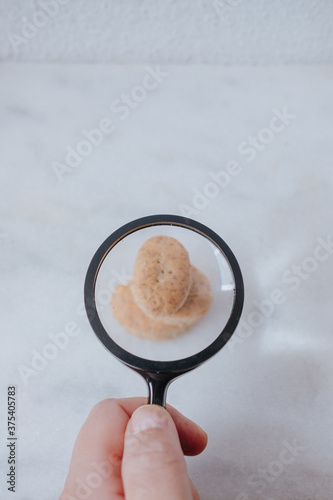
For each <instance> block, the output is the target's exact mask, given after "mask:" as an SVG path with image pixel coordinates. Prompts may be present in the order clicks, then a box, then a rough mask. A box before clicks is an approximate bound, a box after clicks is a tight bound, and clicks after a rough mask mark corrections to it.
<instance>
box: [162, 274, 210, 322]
mask: <svg viewBox="0 0 333 500" xmlns="http://www.w3.org/2000/svg"><path fill="white" fill-rule="evenodd" d="M191 267H192V286H191V289H190V291H189V294H188V296H187V299H186V301H185V303H184V305H183V306H182V307H181V308H180V309H178V311H176V312H175V313H173V314H170V315H169V316H166V317H165V318H164V321H165V322H166V323H170V324H177V323H179V322H182V323H183V324H186V323H187V322H188V323H189V324H190V325H193V324H194V323H196V322H197V321H198V320H199V319H200V318H202V317H203V316H204V315H205V314H206V313H207V312H208V311H209V309H210V308H211V305H212V303H213V294H212V289H211V286H210V282H209V279H208V278H207V276H205V275H204V273H202V272H201V271H199V269H197V268H196V267H194V266H191Z"/></svg>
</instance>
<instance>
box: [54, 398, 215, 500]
mask: <svg viewBox="0 0 333 500" xmlns="http://www.w3.org/2000/svg"><path fill="white" fill-rule="evenodd" d="M145 402H146V399H145V398H127V399H106V400H104V401H101V402H100V403H98V404H97V405H96V406H94V408H93V409H92V411H91V412H90V414H89V416H88V418H87V420H86V421H85V423H84V424H83V426H82V428H81V430H80V432H79V435H78V437H77V439H76V442H75V445H74V449H73V454H72V458H71V462H70V466H69V472H68V476H67V479H66V482H65V486H64V490H63V492H62V494H61V497H60V500H124V499H126V500H170V499H172V500H199V495H198V492H197V490H196V489H195V487H194V486H193V484H192V482H191V480H190V478H189V476H188V474H187V469H186V463H185V458H184V454H185V455H198V454H199V453H201V452H202V451H203V450H204V449H205V447H206V444H207V434H206V433H205V432H204V431H203V430H202V429H201V428H200V427H199V426H197V425H196V424H195V423H194V422H192V421H191V420H188V419H187V418H186V417H184V416H183V415H182V414H181V413H179V412H178V411H177V410H175V409H174V408H173V407H172V406H169V405H167V410H168V411H166V410H165V409H164V408H162V407H160V406H156V405H145ZM142 405H145V406H142Z"/></svg>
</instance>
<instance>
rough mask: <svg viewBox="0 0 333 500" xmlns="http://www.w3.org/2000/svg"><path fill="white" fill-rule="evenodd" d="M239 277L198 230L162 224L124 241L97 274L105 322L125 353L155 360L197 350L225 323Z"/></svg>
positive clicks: (98, 300) (98, 302) (101, 315)
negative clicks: (236, 277)
mask: <svg viewBox="0 0 333 500" xmlns="http://www.w3.org/2000/svg"><path fill="white" fill-rule="evenodd" d="M234 295H235V281H234V276H233V273H232V270H231V267H230V264H229V262H228V260H227V259H226V257H225V256H224V254H223V253H222V251H221V250H220V248H219V247H217V246H216V245H215V244H214V243H212V242H211V241H210V240H209V239H208V238H207V237H205V236H202V235H201V234H200V233H198V232H196V231H193V230H190V229H187V228H184V227H180V226H171V225H170V226H167V225H158V226H150V227H145V228H142V229H139V230H137V231H135V232H133V233H130V234H128V235H127V236H125V237H124V238H122V239H121V240H119V241H118V242H117V243H116V244H115V245H114V246H112V248H111V249H110V250H109V252H108V253H107V255H106V256H105V258H104V260H103V262H102V264H101V266H100V268H99V271H98V275H97V279H96V285H95V301H96V308H97V312H98V316H99V318H100V321H101V323H102V325H103V327H104V329H105V330H106V332H107V333H108V335H109V336H110V337H111V339H112V340H113V341H114V342H115V343H116V344H118V345H119V346H120V347H122V348H123V349H125V350H126V351H127V352H129V353H131V354H134V355H136V356H140V357H142V358H145V359H149V360H155V361H173V360H177V359H182V358H184V357H188V356H191V355H193V354H196V353H198V352H199V351H201V350H203V349H204V348H205V347H207V346H208V345H210V344H211V343H212V342H213V341H214V340H215V339H216V338H217V337H218V336H219V335H220V333H221V331H222V330H223V328H224V326H225V325H226V323H227V321H228V319H229V317H230V314H231V311H232V308H233V303H234Z"/></svg>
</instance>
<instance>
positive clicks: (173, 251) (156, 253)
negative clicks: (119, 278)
mask: <svg viewBox="0 0 333 500" xmlns="http://www.w3.org/2000/svg"><path fill="white" fill-rule="evenodd" d="M191 274H192V273H191V264H190V259H189V255H188V253H187V251H186V249H185V248H184V247H183V245H182V244H181V243H179V241H177V240H176V239H174V238H170V237H169V236H153V237H152V238H149V240H147V241H146V242H145V243H144V244H143V245H142V246H141V248H140V249H139V251H138V254H137V257H136V260H135V265H134V271H133V283H132V293H133V296H134V299H135V301H136V302H137V304H138V306H139V307H140V309H142V310H143V311H144V312H145V313H146V314H148V315H153V316H155V315H156V316H167V315H169V314H172V313H174V312H176V311H177V310H178V309H179V308H180V307H182V305H183V304H184V302H185V300H186V298H187V296H188V293H189V291H190V288H191V284H192V276H191Z"/></svg>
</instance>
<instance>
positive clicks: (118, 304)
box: [110, 285, 192, 340]
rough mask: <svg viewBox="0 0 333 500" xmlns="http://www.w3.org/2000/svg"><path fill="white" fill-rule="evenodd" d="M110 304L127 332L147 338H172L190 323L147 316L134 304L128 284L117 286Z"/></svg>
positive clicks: (182, 331) (184, 329)
mask: <svg viewBox="0 0 333 500" xmlns="http://www.w3.org/2000/svg"><path fill="white" fill-rule="evenodd" d="M110 306H111V310H112V313H113V315H114V317H115V318H116V319H117V320H118V321H119V323H120V324H122V325H123V327H124V328H125V329H126V330H127V331H128V332H129V333H131V334H132V335H134V336H136V337H139V338H143V339H147V340H167V339H172V338H175V337H178V336H179V335H181V334H182V333H184V332H185V331H186V330H188V329H189V328H190V327H191V325H192V323H190V322H189V321H181V320H178V321H174V322H173V323H166V322H165V321H164V318H157V317H156V318H154V317H152V316H147V315H146V314H145V313H144V312H143V311H142V310H141V309H140V307H138V305H137V304H136V302H135V300H134V298H133V295H132V291H131V287H129V286H123V285H118V286H117V288H116V289H115V291H114V293H113V295H112V299H111V304H110Z"/></svg>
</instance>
